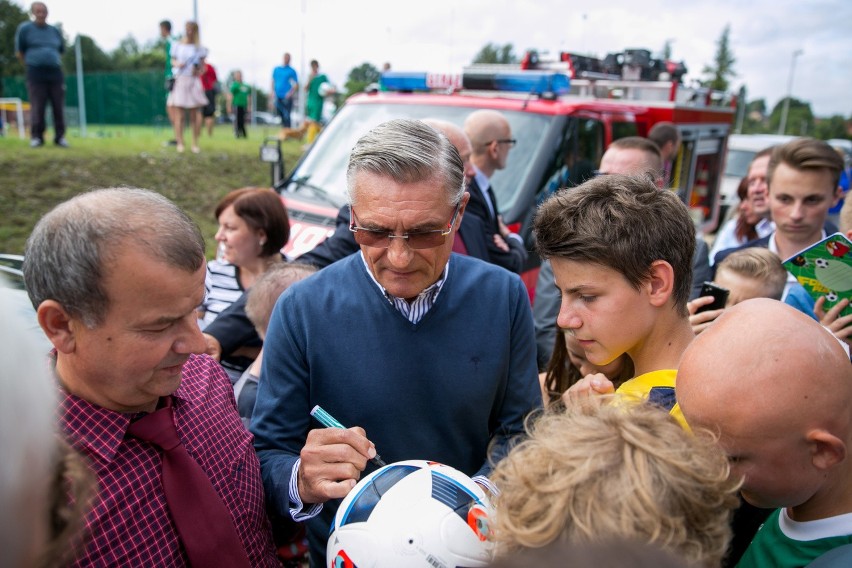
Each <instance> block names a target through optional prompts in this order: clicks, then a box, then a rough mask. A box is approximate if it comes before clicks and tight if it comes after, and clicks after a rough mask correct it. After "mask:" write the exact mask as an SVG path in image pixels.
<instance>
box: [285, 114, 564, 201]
mask: <svg viewBox="0 0 852 568" xmlns="http://www.w3.org/2000/svg"><path fill="white" fill-rule="evenodd" d="M476 108H481V107H472V106H456V105H454V106H450V105H424V104H405V103H402V104H400V103H392V104H385V103H380V102H372V103H371V104H346V105H344V106H343V108H341V109H340V111H339V112H338V114H337V115H335V117H334V119H333V120H331V122H330V123H329V124H328V126H327V127H326V128H325V130H324V131H323V133H322V135H321V136H320V137H319V138H318V139H317V140H316V142H315V143H314V146H313V147H312V148H311V149H310V151H309V152H308V153H307V154H306V155H305V157H304V159H303V160H302V161H301V162H300V163H299V164H298V165H297V167H296V169H295V170H294V171H293V172H292V174H291V175H290V178H289V182H288V183H287V184H286V185H285V186H284V187H283V190H284V191H285V192H293V193H297V194H298V195H299V197H300V198H302V197H303V196H304V198H305V199H315V200H317V201H321V202H322V203H324V204H333V205H335V206H336V207H340V206H342V205H343V204H344V203H346V200H347V197H346V165H347V162H348V160H349V153H350V151H351V150H352V147H353V146H354V145H355V142H356V141H357V140H358V139H359V138H360V137H361V136H363V135H364V134H365V133H367V132H368V131H369V130H370V129H371V128H373V127H374V126H377V125H378V124H381V123H382V122H385V121H388V120H391V119H394V118H417V119H422V118H436V119H441V120H446V121H449V122H452V123H454V124H457V125H459V126H461V125H462V124H463V123H464V119H465V118H466V117H467V115H468V114H470V113H471V112H472V111H474V110H476ZM502 112H503V114H504V115H505V116H506V118H507V119H508V120H509V123H510V124H511V127H512V137H513V138H515V139H517V141H518V142H517V144H516V145H515V147H514V149H513V150H512V151H511V152H510V153H509V159H508V162H507V164H506V168H505V169H504V170H501V171H498V172H497V173H496V174H495V175H494V178H493V183H494V188H495V191H496V192H497V200H498V202H499V203H500V206H501V209H503V210H504V211H507V210H509V209H511V208H512V206H513V205H514V204H515V201H516V200H517V199H518V190H519V188H520V187H522V185H523V184H522V183H521V182H522V180H524V179H525V178H526V177H527V175H528V174H529V172H530V168H531V167H532V166H533V164H534V162H535V157H536V156H542V155H549V156H552V155H553V153H554V151H553V149H546V151H542V148H541V146H542V145H545V144H552V142H548V137H547V136H544V134H545V133H546V132H547V131H548V130H549V129H550V128H551V126H552V125H553V123H554V122H560V123H561V122H563V121H564V117H558V116H553V115H543V114H535V113H531V112H520V111H513V110H502ZM306 180H310V185H309V186H307V185H306V184H305V183H304V182H305V181H306Z"/></svg>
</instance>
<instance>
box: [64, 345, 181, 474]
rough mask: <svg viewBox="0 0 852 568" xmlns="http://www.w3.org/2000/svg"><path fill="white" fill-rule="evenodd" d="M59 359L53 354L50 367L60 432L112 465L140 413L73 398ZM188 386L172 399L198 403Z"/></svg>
mask: <svg viewBox="0 0 852 568" xmlns="http://www.w3.org/2000/svg"><path fill="white" fill-rule="evenodd" d="M56 357H57V352H56V349H55V348H54V349H52V350H51V351H50V354H49V363H50V370H51V373H52V374H53V376H54V379H55V381H56V388H57V390H58V397H57V398H58V399H59V408H58V413H59V425H60V429H61V430H62V432H64V433H65V435H66V437H67V439H68V443H69V444H70V445H71V446H72V447H73V448H74V449H76V450H83V451H85V452H86V453H89V452H93V453H95V454H96V455H98V456H99V457H100V458H101V459H102V460H103V461H105V462H107V463H109V462H111V461H112V460H113V459H114V458H115V455H116V453H117V452H118V447H119V446H120V445H121V443H122V441H123V440H124V437H125V435H126V433H127V428H128V427H129V426H130V422H131V420H133V419H134V418H135V417H136V416H137V415H138V414H140V413H132V412H131V413H127V412H117V411H115V410H109V409H107V408H104V407H102V406H99V405H97V404H94V403H92V402H89V401H87V400H85V399H82V398H80V397H79V396H77V395H74V394H71V393H70V392H68V391H67V390H65V387H63V386H62V383H61V381H60V380H59V376H58V375H57V374H56ZM193 357H194V355H193ZM185 382H186V381H183V380H182V381H181V385H180V387H178V389H177V390H176V391H175V392H174V393H173V394H172V396H174V397H175V398H177V399H179V400H180V401H183V402H188V401H191V400H193V399H195V398H196V394H197V393H194V392H192V390H191V389H188V388H187V387H185Z"/></svg>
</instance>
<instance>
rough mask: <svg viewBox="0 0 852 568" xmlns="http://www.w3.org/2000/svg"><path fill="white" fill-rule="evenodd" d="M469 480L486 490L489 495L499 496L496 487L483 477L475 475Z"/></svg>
mask: <svg viewBox="0 0 852 568" xmlns="http://www.w3.org/2000/svg"><path fill="white" fill-rule="evenodd" d="M471 479H472V480H473V481H475V482H476V483H478V484H480V485H481V486H483V487H484V488H486V489H487V490H488V491H489V492H490V493H491V495H495V496H496V495H500V490H499V489H497V486H496V485H494V483H493V482H492V481H491V480H490V479H488V478H487V477H485V476H484V475H475V476H473V477H472V478H471Z"/></svg>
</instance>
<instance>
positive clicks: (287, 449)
mask: <svg viewBox="0 0 852 568" xmlns="http://www.w3.org/2000/svg"><path fill="white" fill-rule="evenodd" d="M316 404H319V405H320V406H322V407H323V408H324V409H325V410H327V411H328V412H329V413H331V415H332V416H334V417H335V418H337V419H338V420H339V421H340V422H341V423H343V424H344V425H345V426H347V427H349V426H361V427H363V428H364V429H365V430H366V433H367V437H368V438H369V439H370V440H371V441H372V442H374V443H375V445H376V449H377V451H378V452H379V453H380V454H381V456H382V457H383V458H384V460H385V461H386V462H387V463H392V462H396V461H399V460H406V459H426V460H434V461H438V462H441V463H445V464H447V465H450V466H453V467H455V468H456V469H459V470H461V471H463V472H465V473H467V474H468V475H471V476H473V475H487V474H488V473H489V472H490V465H491V464H490V463H489V451H491V452H492V458H493V459H498V458H499V457H502V455H503V454H504V453H505V449H506V445H507V442H508V440H509V439H510V438H511V437H513V436H515V435H518V434H520V433H522V432H523V420H524V417H525V416H526V415H527V414H528V413H529V412H530V411H531V410H532V409H534V408H537V407H538V406H539V405H540V404H541V394H540V391H539V386H538V378H537V368H536V359H535V338H534V335H533V325H532V315H531V310H530V305H529V299H528V296H527V292H526V289H525V288H524V285H523V283H522V282H521V280H520V278H519V277H518V276H517V275H515V274H512V273H510V272H509V271H507V270H504V269H502V268H500V267H497V266H493V265H490V264H488V263H485V262H482V261H480V260H477V259H472V258H469V257H465V256H460V255H455V254H453V255H452V257H451V260H450V265H449V273H448V276H447V281H446V282H445V284H444V286H443V288H442V290H441V292H440V294H439V295H438V298H437V299H436V301H435V304H434V306H433V307H432V309H431V310H430V311H429V312H428V313H427V314H426V315H425V316H424V317H423V318H422V319H421V320H420V322H418V323H417V324H416V325H415V324H412V323H410V322H409V321H408V320H407V319H406V318H405V317H404V316H403V315H402V314H400V313H399V312H398V311H397V310H396V309H395V308H394V307H393V306H392V305H391V304H390V303H389V301H388V300H387V299H386V298H385V297H384V296H383V294H382V292H381V291H380V290H379V289H378V287H377V286H376V285H375V283H374V282H373V281H372V280H371V279H370V276H369V274H368V273H367V269H366V267H365V266H364V263H363V260H362V257H361V255H360V254H353V255H351V256H350V257H348V258H346V259H344V260H342V261H339V262H337V263H335V264H332V265H331V266H329V267H328V268H325V269H324V270H322V271H320V272H318V273H317V274H314V275H312V276H310V277H309V278H307V279H305V280H303V281H302V282H298V283H296V284H294V285H293V286H291V287H290V288H289V289H288V290H287V291H286V292H285V293H284V294H283V295H282V297H281V298H280V299H279V301H278V303H277V304H276V306H275V310H274V311H273V315H272V319H271V321H270V323H269V329H268V331H267V339H266V342H265V349H264V357H263V370H262V373H261V379H260V386H259V390H258V397H257V404H256V406H255V411H254V416H253V419H252V431H253V432H254V434H255V447H256V449H257V450H258V455H259V457H260V462H261V470H262V473H263V480H264V486H265V489H266V494H267V497H268V499H269V500H270V502H271V503H272V504H273V505H274V507H275V508H276V509H277V510H278V512H279V513H281V514H287V511H288V509H289V507H290V506H291V503H290V499H289V490H288V484H289V481H290V476H291V473H292V468H293V465H294V463H295V461H296V459H297V458H298V456H299V452H300V450H301V448H302V446H303V445H304V443H305V439H306V437H307V433H308V430H309V429H311V428H317V427H320V426H319V425H318V423H316V422H313V421H312V419H311V418H310V416H309V412H310V410H311V408H313V406H314V405H316ZM489 444H493V445H492V446H489ZM368 471H369V469H368ZM337 505H338V502H337V501H335V502H329V503H327V504H326V505H325V507H324V509H323V512H322V513H321V515H320V516H319V517H317V518H315V519H312V520H311V521H309V524H308V532H309V537H310V540H311V544H312V547H311V548H312V555H313V558H314V559H317V556H316V554H320V553H321V554H324V551H325V539H327V537H328V527H329V523H330V521H331V519H332V518H333V515H334V512H335V510H336V508H337ZM320 549H321V550H320Z"/></svg>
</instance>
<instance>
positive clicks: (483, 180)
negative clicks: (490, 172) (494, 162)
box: [473, 166, 491, 191]
mask: <svg viewBox="0 0 852 568" xmlns="http://www.w3.org/2000/svg"><path fill="white" fill-rule="evenodd" d="M473 171H474V172H476V173H474V175H473V179H475V180H476V185H478V186H479V189H481V190H482V191H487V190H488V188H489V187H490V186H491V180H489V179H488V176H487V175H485V174H484V173H482V170H480V169H479V168H477V167H476V166H473Z"/></svg>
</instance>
